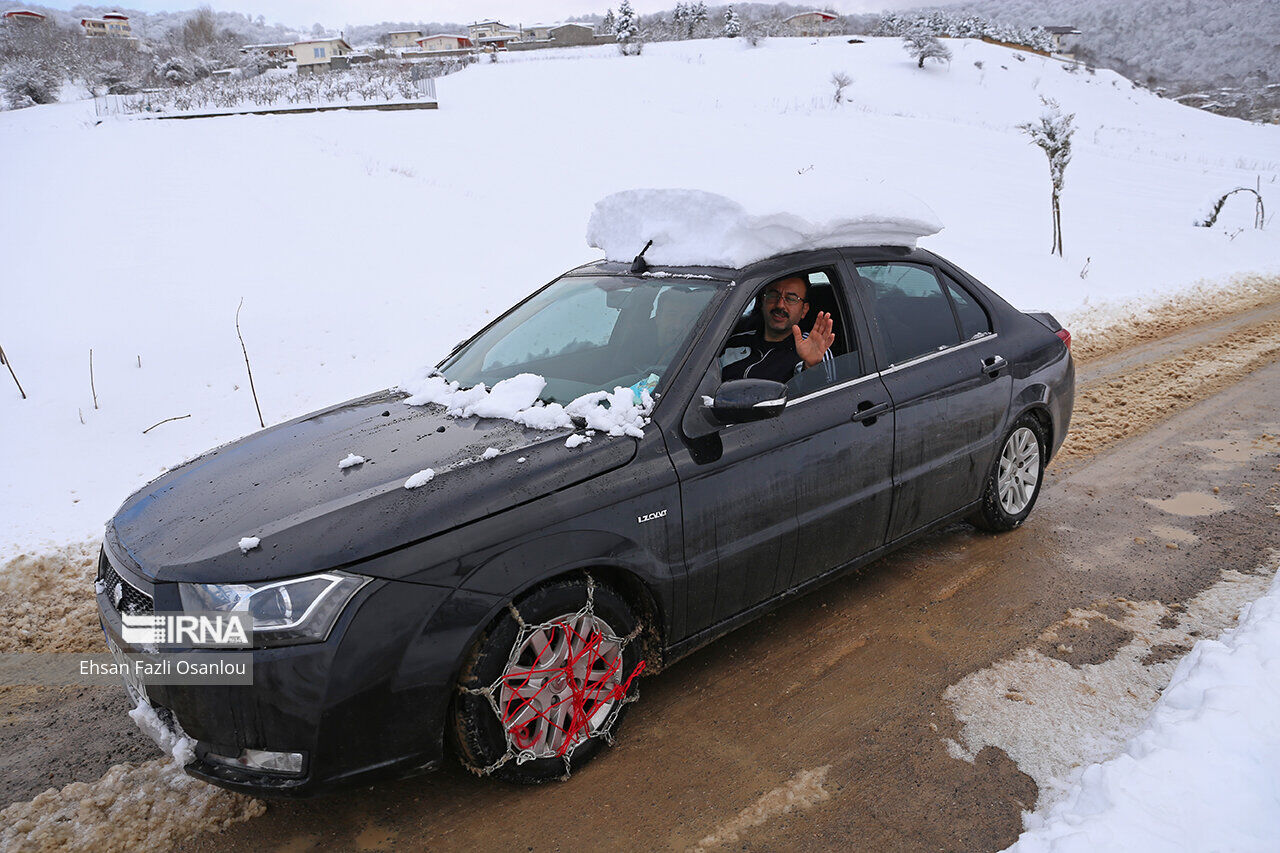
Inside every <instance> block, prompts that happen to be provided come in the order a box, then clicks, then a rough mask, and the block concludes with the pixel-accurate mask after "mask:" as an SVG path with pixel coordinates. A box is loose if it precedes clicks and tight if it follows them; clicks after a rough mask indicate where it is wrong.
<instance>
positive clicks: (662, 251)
mask: <svg viewBox="0 0 1280 853" xmlns="http://www.w3.org/2000/svg"><path fill="white" fill-rule="evenodd" d="M779 200H782V201H785V204H786V210H785V211H784V210H781V209H780V205H779ZM941 230H942V223H941V222H940V221H939V219H938V216H937V214H935V213H934V212H933V210H932V209H931V208H930V207H929V206H928V205H927V204H925V203H924V202H923V201H921V200H920V199H918V198H916V197H915V196H912V195H910V194H908V193H905V192H901V191H895V190H891V189H888V188H886V187H885V186H883V185H876V184H869V183H868V184H863V185H853V186H850V185H848V184H846V183H844V182H839V181H835V182H830V183H825V184H818V183H816V182H813V181H796V182H794V183H789V184H787V185H786V186H785V187H782V188H780V189H775V190H774V191H770V190H769V189H767V188H765V187H761V186H755V185H753V186H751V187H749V188H747V189H743V190H736V191H734V193H733V195H732V197H730V196H728V195H721V194H718V193H714V192H707V191H705V190H696V189H636V190H625V191H623V192H618V193H614V194H613V195H609V196H605V197H604V198H603V199H601V200H600V201H598V202H596V206H595V209H594V210H593V211H592V213H591V219H590V220H589V221H588V223H587V243H589V244H590V245H592V246H594V247H596V248H598V249H602V250H604V253H605V257H606V258H607V259H608V260H611V261H630V260H631V259H633V258H634V257H635V256H636V255H637V254H639V253H640V251H641V250H642V249H644V247H645V244H646V243H648V242H649V241H650V240H652V241H653V245H652V246H651V247H650V248H649V250H648V251H647V252H645V256H644V257H645V260H647V261H648V262H649V263H651V264H655V265H662V266H723V267H734V268H738V267H743V266H746V265H747V264H750V263H754V262H755V261H759V260H763V259H765V258H768V257H772V256H774V255H778V254H783V253H786V252H798V251H802V250H806V249H824V248H837V247H840V246H915V245H916V241H917V240H918V239H919V238H921V237H927V236H929V235H931V234H937V233H938V232H939V231H941Z"/></svg>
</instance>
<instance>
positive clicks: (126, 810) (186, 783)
mask: <svg viewBox="0 0 1280 853" xmlns="http://www.w3.org/2000/svg"><path fill="white" fill-rule="evenodd" d="M266 810H267V809H266V806H265V805H263V803H262V802H261V801H260V800H254V799H250V798H249V797H245V796H242V795H240V794H233V793H231V792H229V791H224V790H222V789H221V788H216V787H214V786H213V785H209V784H207V783H205V782H201V781H199V780H198V779H193V778H192V777H190V776H187V775H186V774H185V773H183V772H182V771H181V770H179V769H177V768H176V767H174V763H173V761H172V760H170V759H167V758H165V759H160V758H157V759H155V760H153V761H148V762H145V763H143V764H140V765H138V766H134V765H132V764H117V765H115V766H114V767H112V768H111V769H110V770H108V771H107V772H106V773H105V774H104V775H103V776H102V778H100V779H97V780H95V781H93V782H72V783H71V784H70V785H67V786H65V787H63V788H62V789H56V788H50V789H49V790H47V791H45V792H44V793H43V794H40V795H39V796H37V797H36V798H35V799H33V800H30V801H28V802H25V803H14V804H13V805H11V806H8V807H6V808H5V809H4V810H3V811H0V849H2V850H6V851H15V853H16V851H24V853H25V851H46V850H49V851H52V850H58V851H70V850H85V851H99V850H168V849H170V848H172V847H174V846H175V845H177V844H178V843H179V842H181V841H184V840H185V839H187V838H190V837H191V836H193V835H195V834H197V833H199V832H206V831H216V830H221V829H226V828H227V827H229V826H231V825H232V824H234V823H239V822H241V821H245V820H249V819H250V818H253V817H257V816H259V815H261V814H264V813H265V812H266Z"/></svg>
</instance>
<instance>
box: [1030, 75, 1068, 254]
mask: <svg viewBox="0 0 1280 853" xmlns="http://www.w3.org/2000/svg"><path fill="white" fill-rule="evenodd" d="M1040 102H1041V103H1042V104H1044V107H1045V110H1044V112H1043V113H1041V114H1040V120H1039V121H1038V122H1026V123H1024V124H1020V125H1018V130H1021V131H1022V132H1023V133H1025V134H1027V136H1030V137H1031V143H1032V144H1033V145H1037V146H1039V147H1040V149H1041V150H1042V151H1044V153H1045V156H1046V157H1048V158H1049V179H1050V180H1051V181H1052V182H1053V197H1052V204H1053V248H1051V249H1049V254H1051V255H1052V254H1054V253H1057V255H1058V257H1062V209H1061V206H1060V205H1059V199H1060V198H1061V196H1062V183H1063V177H1064V175H1065V174H1066V171H1067V164H1068V163H1070V162H1071V136H1072V134H1074V133H1075V132H1076V129H1075V125H1074V124H1072V122H1073V121H1074V119H1075V117H1076V114H1075V113H1066V114H1065V115H1064V114H1063V112H1062V108H1061V107H1059V106H1058V102H1057V101H1055V100H1053V99H1052V98H1045V97H1041V98H1040Z"/></svg>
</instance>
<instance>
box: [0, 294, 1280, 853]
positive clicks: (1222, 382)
mask: <svg viewBox="0 0 1280 853" xmlns="http://www.w3.org/2000/svg"><path fill="white" fill-rule="evenodd" d="M1086 319H1087V318H1086ZM1081 324H1082V329H1083V328H1086V327H1088V325H1089V323H1088V322H1086V320H1081ZM1069 327H1070V326H1069ZM1095 328H1097V327H1095ZM1074 349H1075V355H1076V358H1077V367H1078V370H1079V380H1078V387H1077V398H1076V414H1075V417H1074V419H1073V423H1072V432H1071V435H1070V436H1069V437H1068V441H1067V444H1066V445H1065V446H1064V449H1063V452H1062V454H1061V457H1062V459H1063V461H1065V462H1067V463H1068V465H1071V464H1076V463H1078V462H1079V463H1082V462H1083V461H1084V460H1085V459H1086V458H1087V457H1091V456H1093V455H1095V454H1097V453H1098V452H1100V451H1101V450H1103V449H1105V448H1107V447H1110V446H1112V445H1114V444H1115V443H1117V442H1119V441H1121V440H1122V439H1124V438H1127V437H1132V436H1134V435H1136V434H1138V433H1140V432H1143V431H1145V430H1147V429H1149V428H1151V427H1153V426H1155V425H1157V424H1158V423H1160V422H1161V421H1163V420H1164V419H1166V418H1167V417H1168V416H1169V415H1170V414H1172V413H1174V412H1175V411H1177V410H1178V409H1180V408H1184V407H1186V406H1189V405H1190V404H1191V403H1193V402H1195V401H1198V400H1202V399H1205V398H1206V397H1209V396H1211V395H1212V394H1214V393H1215V392H1216V391H1218V390H1221V389H1222V388H1224V387H1226V386H1228V385H1230V384H1232V383H1234V382H1235V381H1237V380H1239V379H1240V378H1242V377H1243V376H1245V375H1247V374H1248V373H1249V372H1251V371H1252V370H1255V369H1257V368H1258V367H1261V366H1263V365H1266V364H1269V363H1270V362H1272V361H1275V360H1276V359H1277V358H1280V278H1265V279H1264V278H1253V279H1246V280H1245V281H1244V282H1243V283H1240V284H1238V285H1237V286H1236V288H1235V289H1228V290H1227V291H1221V290H1219V291H1214V292H1209V291H1207V290H1206V291H1205V293H1204V295H1203V298H1200V299H1195V298H1192V299H1188V298H1187V297H1185V295H1184V296H1181V297H1179V301H1178V304H1176V305H1174V304H1173V303H1172V302H1171V303H1169V304H1168V305H1166V306H1164V307H1161V306H1156V307H1155V308H1153V309H1149V310H1146V311H1144V312H1143V313H1142V314H1141V315H1139V316H1136V317H1133V318H1130V319H1128V320H1126V321H1123V322H1120V323H1116V324H1112V325H1111V326H1109V327H1107V328H1105V329H1101V330H1100V331H1098V330H1092V331H1087V332H1085V331H1082V332H1080V333H1078V334H1077V340H1076V342H1075V347H1074ZM1058 467H1061V463H1059V465H1058V466H1055V468H1058ZM1055 473H1058V472H1055ZM974 549H975V550H985V546H983V545H982V544H980V542H979V541H978V540H975V541H974ZM96 553H97V544H96V543H83V544H79V545H73V546H69V547H67V548H65V549H60V550H58V551H56V552H50V553H47V554H41V555H23V556H20V557H18V558H15V559H14V560H11V561H9V562H8V563H6V564H5V565H3V566H0V608H3V609H4V611H5V612H9V613H14V614H16V617H15V618H14V619H13V620H6V621H5V623H4V624H2V625H0V651H54V650H57V651H67V652H73V651H101V650H102V646H103V644H102V640H101V632H100V629H99V628H98V624H97V614H96V610H95V607H94V602H93V598H92V594H91V592H89V591H90V590H92V583H93V569H94V559H95V557H96ZM987 581H988V577H987V568H986V566H979V567H978V568H976V569H970V570H969V571H967V572H962V573H961V574H960V575H958V576H953V577H950V579H949V580H948V581H947V582H946V583H945V584H944V586H943V587H942V588H941V591H940V592H938V594H937V595H936V596H934V598H936V599H937V601H936V602H934V603H935V604H936V603H940V602H950V601H951V600H952V599H953V598H961V597H963V596H964V595H966V594H967V593H966V592H965V590H967V589H968V587H970V586H971V585H974V586H982V585H983V584H985V583H987ZM921 606H922V607H927V606H929V604H928V603H925V604H922V605H921ZM830 630H831V631H836V632H837V633H839V631H837V626H836V625H835V624H833V625H832V626H831V628H830ZM810 639H812V640H814V642H815V643H817V645H816V646H815V647H814V648H813V651H814V652H815V655H816V656H815V658H814V659H813V660H812V661H811V666H812V667H814V668H815V671H814V672H812V673H809V675H810V676H811V677H813V678H816V679H817V680H818V681H819V682H827V681H835V680H839V675H840V672H841V671H842V669H843V668H844V667H845V666H846V663H847V659H851V658H854V657H856V656H858V655H859V654H861V653H863V652H865V651H866V650H867V649H869V648H872V647H874V646H876V644H877V637H876V635H875V634H874V633H871V634H866V633H861V632H859V633H857V634H855V635H853V636H850V637H847V638H845V639H844V640H843V641H841V642H838V643H835V644H834V647H833V646H832V645H830V644H824V643H823V642H822V641H820V640H818V639H815V638H812V637H811V638H810ZM887 639H889V640H890V641H892V640H893V639H894V638H887ZM920 652H921V654H922V655H924V656H925V657H922V659H921V663H923V662H924V661H925V660H926V659H927V655H929V654H931V653H932V650H931V649H930V648H928V647H927V646H922V647H921V649H920ZM828 675H829V676H830V677H827V676H828ZM715 681H716V679H715V678H714V677H711V678H709V679H708V683H707V684H706V685H704V686H706V687H707V688H708V689H711V688H713V687H714V686H715V685H714V684H713V683H712V682H715ZM659 692H660V693H662V692H666V693H670V691H659ZM66 697H67V691H66V689H61V690H58V689H37V688H8V689H4V688H0V707H2V708H4V710H5V714H6V717H7V718H9V719H10V720H11V721H12V726H6V729H5V730H4V731H3V732H2V733H0V740H2V741H3V744H2V745H3V749H4V750H5V751H8V750H9V749H10V746H11V742H12V740H13V738H14V737H15V734H14V732H15V731H16V730H19V729H20V730H21V732H20V738H19V739H21V738H27V739H29V740H34V739H40V740H48V741H51V742H53V743H55V745H56V748H55V750H54V752H55V753H56V750H61V751H62V753H64V755H70V754H72V753H74V752H76V751H77V749H78V747H77V745H76V741H77V740H78V741H79V742H80V743H81V744H87V743H88V742H90V741H92V740H94V739H97V740H102V739H115V740H117V741H127V742H129V743H130V744H131V747H130V748H131V749H135V748H136V752H137V753H138V754H139V755H140V756H149V755H154V754H155V752H154V749H153V748H152V747H151V745H150V744H149V742H147V741H145V739H144V738H143V737H142V736H141V734H140V733H137V732H135V731H133V726H132V723H131V722H129V721H127V720H126V717H125V711H126V710H127V708H126V707H125V703H124V700H123V693H122V692H121V695H120V701H119V706H120V712H119V714H118V717H112V718H110V720H108V719H107V718H106V717H104V715H103V713H102V708H101V704H102V703H101V702H99V703H98V707H96V708H93V709H90V708H88V707H87V706H86V707H85V708H83V709H82V708H80V706H78V705H76V704H75V702H74V701H68V700H67V698H66ZM688 698H689V697H688V696H687V695H685V696H673V695H666V696H662V697H660V698H659V700H658V702H657V703H656V704H657V705H664V704H666V705H671V704H672V703H679V704H680V705H681V706H683V707H685V708H686V710H687V705H688ZM664 700H665V701H664ZM780 701H783V702H785V701H786V698H785V697H783V699H782V700H780ZM821 704H822V703H819V702H815V703H813V707H812V709H811V710H812V711H817V710H818V709H819V708H820V706H821ZM19 706H21V707H22V711H21V713H14V711H16V710H17V709H18V708H19ZM59 707H61V708H62V710H63V715H62V716H61V717H59V716H57V711H56V709H58V708H59ZM651 710H653V711H654V713H656V711H657V708H656V707H655V708H654V709H651ZM77 714H79V715H80V716H79V717H77V716H76V715H77ZM799 716H802V717H804V716H806V715H805V714H803V713H802V714H799ZM50 720H57V728H58V729H60V730H62V729H65V730H66V731H65V733H64V735H63V736H62V737H63V739H62V740H58V739H57V737H58V736H57V735H56V733H54V732H52V731H48V730H47V729H48V727H49V721H50ZM115 724H119V725H115ZM815 724H816V723H815ZM42 730H43V731H42ZM935 731H936V727H935ZM956 734H958V732H957V733H956ZM653 737H654V735H653V734H652V733H650V736H649V739H652V738H653ZM130 739H131V740H130ZM643 740H645V738H643V737H641V738H638V739H637V743H636V744H633V745H638V742H639V741H643ZM975 745H976V744H975ZM690 746H692V745H690ZM79 748H83V747H79ZM721 748H722V749H723V748H725V747H724V746H722V747H721ZM988 752H990V750H988ZM42 760H44V761H45V762H46V763H50V764H54V763H57V758H56V754H55V755H51V756H50V758H49V759H42ZM983 760H986V761H987V763H988V765H990V767H989V768H988V770H987V771H984V772H986V773H987V776H989V777H990V784H991V785H993V786H995V785H996V784H997V782H996V780H997V778H1002V777H1003V775H1008V774H1009V773H1010V772H1012V770H1011V765H1012V763H1011V762H1008V761H1007V759H1004V758H1002V757H1001V756H993V755H986V757H985V759H984V758H979V764H981V763H982V761H983ZM846 763H847V762H846ZM107 764H108V762H107V761H103V762H102V763H101V764H100V765H99V766H98V767H99V769H97V771H96V773H97V774H102V770H101V768H102V767H103V766H105V765H107ZM1006 764H1008V765H1010V766H1008V767H1006V766H1005V765H1006ZM824 766H825V765H824ZM991 768H994V769H991ZM58 769H61V768H58ZM846 769H847V768H845V767H843V766H840V767H837V768H836V771H838V772H841V773H843V771H844V770H846ZM77 777H78V778H77ZM984 778H985V777H984ZM796 779H798V780H799V782H797V783H796V784H797V785H799V788H798V789H797V790H800V789H803V790H800V794H799V795H798V800H796V802H795V804H796V805H797V806H798V807H799V809H800V810H805V808H806V807H808V806H809V805H811V803H816V802H818V801H819V800H821V799H822V797H821V795H819V794H814V796H813V797H810V796H809V793H812V792H810V791H809V787H808V786H807V781H806V780H808V777H804V778H803V779H801V778H800V777H796ZM739 781H740V784H741V782H742V781H743V780H739ZM759 781H760V783H761V786H760V789H761V790H768V787H769V786H768V785H765V784H763V777H762V778H761V779H760V780H759ZM809 781H811V780H809ZM800 782H805V784H800ZM68 783H69V784H68ZM774 784H776V782H775V783H774ZM787 784H789V783H787ZM787 784H783V786H782V787H781V788H778V789H776V790H775V791H773V792H771V793H770V794H766V795H764V796H763V797H761V799H760V801H759V802H757V803H756V804H755V806H748V807H747V808H745V809H743V810H742V811H741V812H737V813H736V814H737V817H734V815H735V812H734V811H733V810H732V808H730V809H728V810H727V812H725V813H724V814H723V815H722V818H723V819H722V820H720V821H719V822H718V823H717V822H716V820H715V812H714V811H709V812H708V815H707V816H708V821H707V823H706V824H705V825H703V826H702V828H701V830H700V831H696V832H695V831H692V830H690V831H689V832H688V833H685V834H677V835H673V836H672V837H671V838H670V839H669V840H671V841H672V842H673V843H675V842H679V843H678V844H676V846H681V847H684V846H688V845H689V844H697V843H703V844H704V845H705V846H711V843H716V844H718V843H719V842H721V841H727V840H728V839H729V838H730V837H731V836H732V837H733V841H732V844H734V845H741V844H744V843H751V840H752V838H753V837H758V836H759V835H760V834H765V835H768V834H770V833H771V830H770V829H769V826H771V825H772V824H770V821H777V820H786V818H781V817H780V815H782V814H785V813H786V809H785V808H783V806H785V805H786V804H787V803H789V802H792V801H793V799H794V798H793V796H792V795H793V794H795V793H796V792H795V791H792V790H791V788H789V787H788V786H787ZM1001 784H1003V783H1001ZM22 785H25V787H22V786H21V785H20V786H19V787H17V788H14V789H12V790H13V794H11V797H13V796H14V795H16V797H32V796H33V795H34V794H36V793H37V792H38V791H39V790H41V789H43V788H45V787H47V785H48V782H47V781H45V780H41V781H40V783H39V784H38V785H36V784H33V783H32V782H31V781H30V780H28V781H26V782H24V783H22ZM54 785H55V787H50V788H49V789H48V790H47V791H45V792H44V793H41V794H39V795H38V796H35V797H34V799H30V800H28V801H26V802H16V803H14V804H13V805H11V806H9V807H8V808H6V809H5V810H4V811H3V812H2V813H0V816H2V818H3V830H2V831H3V832H4V833H5V834H4V835H3V836H0V847H2V848H3V849H6V850H7V849H18V850H41V849H104V848H107V849H113V848H116V847H125V846H129V847H136V846H142V845H144V844H154V843H155V842H157V841H159V842H160V843H161V844H163V845H175V844H176V845H181V844H183V843H184V842H185V843H187V844H190V843H191V842H192V841H193V839H195V838H196V837H197V836H198V835H200V834H201V833H203V832H205V831H210V830H219V829H223V828H226V827H229V826H231V825H232V824H234V823H237V822H240V821H245V820H249V819H251V818H253V817H254V816H257V815H261V814H263V813H264V811H265V807H264V806H263V805H262V804H261V803H260V802H258V801H256V800H250V799H248V798H244V797H239V796H237V795H234V794H230V793H228V792H225V791H222V790H221V789H217V788H213V787H211V786H207V785H205V784H204V783H200V782H196V781H195V780H193V779H190V778H189V777H186V776H185V775H183V774H181V773H178V772H177V771H176V768H174V767H173V766H172V764H171V763H170V762H168V761H166V760H162V759H158V758H157V759H153V760H137V761H135V762H131V763H124V764H115V765H114V766H111V767H110V769H108V770H107V771H106V773H105V775H100V776H99V775H95V774H94V772H93V771H91V770H88V769H87V768H84V767H78V768H77V769H76V770H75V771H74V772H73V773H68V774H64V775H63V776H62V778H61V780H60V781H56V780H55V781H54ZM57 785H61V786H62V787H60V788H59V787H56V786H57ZM815 790H822V787H821V780H819V781H818V785H817V788H816V789H815ZM473 793H478V792H473ZM543 793H544V794H546V795H548V799H547V801H546V802H545V803H544V805H546V804H547V803H550V802H553V801H554V802H559V801H562V800H565V799H566V798H567V799H572V798H571V797H569V795H568V793H565V792H563V791H559V792H555V793H553V791H546V792H543ZM775 794H776V796H774V795H775ZM491 796H497V795H492V794H491ZM16 797H14V798H16ZM775 801H776V802H775ZM3 802H4V800H3V799H0V803H3ZM779 804H781V805H779ZM742 805H743V804H742V803H739V805H738V806H734V808H740V807H741V806H742ZM757 806H758V807H759V808H756V807H757ZM775 806H778V808H775ZM752 809H755V810H754V811H753V810H752ZM282 810H283V811H294V810H295V809H292V808H290V809H282ZM757 818H762V819H760V820H757ZM267 825H269V824H264V826H267ZM338 825H339V826H340V825H341V824H338ZM233 837H240V838H243V837H244V835H243V832H241V833H236V834H234V835H233ZM699 840H701V841H699ZM708 842H710V843H708ZM206 843H207V844H214V845H217V844H219V843H221V842H219V841H215V840H213V839H210V840H209V841H208V842H206Z"/></svg>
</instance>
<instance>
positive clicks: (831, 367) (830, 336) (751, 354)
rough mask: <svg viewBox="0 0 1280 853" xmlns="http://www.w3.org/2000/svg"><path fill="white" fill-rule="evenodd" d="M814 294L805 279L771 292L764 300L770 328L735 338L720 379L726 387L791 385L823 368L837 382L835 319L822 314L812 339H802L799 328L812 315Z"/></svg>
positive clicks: (723, 360) (723, 356) (775, 284)
mask: <svg viewBox="0 0 1280 853" xmlns="http://www.w3.org/2000/svg"><path fill="white" fill-rule="evenodd" d="M808 292H809V283H808V282H807V281H805V279H804V278H801V277H800V276H788V277H787V278H781V279H778V280H777V281H775V282H773V283H772V284H770V285H769V286H768V287H766V288H765V290H764V293H763V294H761V296H760V313H761V315H762V317H763V318H764V327H763V328H762V329H757V330H755V331H746V332H738V333H737V334H735V335H733V336H732V337H730V338H729V342H728V343H727V344H726V345H725V348H724V352H723V353H722V354H721V356H720V365H721V372H720V373H721V377H722V378H723V379H724V381H725V382H728V381H729V380H731V379H772V380H773V381H774V382H786V381H787V380H788V379H790V378H792V377H793V376H797V375H799V374H800V372H801V371H803V370H806V369H808V368H811V367H816V366H817V365H818V364H819V363H822V364H823V366H824V367H825V368H826V371H827V376H828V378H832V377H834V376H835V359H834V358H833V357H832V355H831V344H833V343H834V342H835V339H836V336H835V333H834V332H833V331H832V327H833V326H834V323H833V322H832V320H831V315H830V314H828V313H827V312H825V311H819V312H818V316H817V317H815V318H814V321H813V329H812V330H810V332H809V333H808V334H804V333H802V332H801V331H800V326H799V325H798V323H799V322H800V321H801V320H803V319H804V318H805V317H806V316H808V314H809V301H808V299H807V298H806V296H807V295H808Z"/></svg>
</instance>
